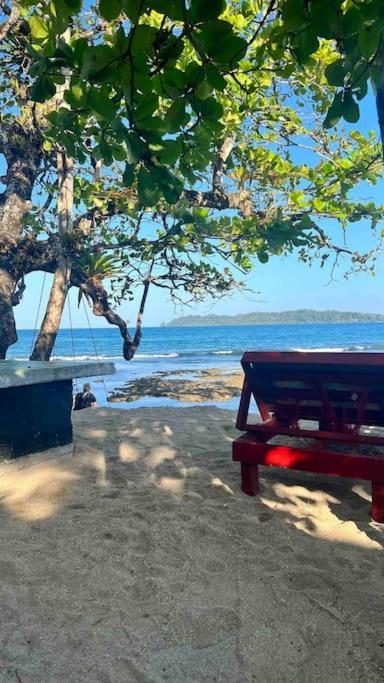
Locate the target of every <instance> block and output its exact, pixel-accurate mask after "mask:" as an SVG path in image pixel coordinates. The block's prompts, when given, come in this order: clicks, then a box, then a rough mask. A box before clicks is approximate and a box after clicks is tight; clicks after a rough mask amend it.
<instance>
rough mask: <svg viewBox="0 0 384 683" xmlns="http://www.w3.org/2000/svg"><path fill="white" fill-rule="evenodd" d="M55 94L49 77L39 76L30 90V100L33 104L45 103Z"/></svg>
mask: <svg viewBox="0 0 384 683" xmlns="http://www.w3.org/2000/svg"><path fill="white" fill-rule="evenodd" d="M55 94H56V86H55V84H54V82H53V80H52V78H50V77H49V76H40V78H38V79H37V80H36V81H35V82H34V84H33V86H32V88H31V99H32V100H33V101H34V102H46V100H49V99H51V97H53V96H54V95H55Z"/></svg>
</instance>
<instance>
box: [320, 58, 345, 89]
mask: <svg viewBox="0 0 384 683" xmlns="http://www.w3.org/2000/svg"><path fill="white" fill-rule="evenodd" d="M325 76H326V78H327V81H328V83H329V85H336V86H340V85H344V77H345V66H344V61H343V60H342V59H336V61H334V62H332V63H331V64H328V66H327V67H326V68H325Z"/></svg>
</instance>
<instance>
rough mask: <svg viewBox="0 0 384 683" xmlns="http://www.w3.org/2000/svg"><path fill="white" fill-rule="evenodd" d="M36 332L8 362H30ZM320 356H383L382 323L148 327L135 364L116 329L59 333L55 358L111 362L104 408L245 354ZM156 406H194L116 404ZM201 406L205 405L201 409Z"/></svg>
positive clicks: (99, 389) (100, 386)
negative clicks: (154, 382)
mask: <svg viewBox="0 0 384 683" xmlns="http://www.w3.org/2000/svg"><path fill="white" fill-rule="evenodd" d="M33 337H34V333H33V330H19V341H18V342H17V344H15V345H14V346H12V347H11V349H10V351H9V354H8V357H9V358H19V359H27V358H28V357H29V354H30V352H31V348H32V344H33ZM310 349H312V350H315V349H317V350H319V351H320V350H322V351H328V350H329V351H384V323H338V324H316V325H303V324H301V325H249V326H228V327H147V328H144V329H143V338H142V342H141V345H140V348H139V350H138V352H137V354H136V356H135V358H134V359H133V360H132V361H129V362H126V361H124V359H123V358H122V355H121V350H122V340H121V337H120V335H119V332H118V330H117V329H114V328H112V327H108V328H105V329H104V328H103V329H95V330H93V332H92V334H91V333H90V331H89V329H75V330H73V333H71V331H70V330H60V333H59V335H58V338H57V341H56V344H55V349H54V355H53V357H54V358H56V359H58V360H59V359H61V360H69V359H75V360H94V359H95V358H99V359H100V360H111V361H113V362H114V364H115V368H116V373H115V374H114V375H110V376H107V377H105V378H104V380H102V379H101V378H90V380H91V383H92V389H93V392H94V393H95V394H96V397H97V399H98V401H99V403H100V404H101V405H106V402H107V401H106V394H108V393H110V392H111V391H112V390H113V389H114V388H116V387H119V386H122V385H123V384H124V382H125V381H127V380H130V379H135V378H138V377H147V376H148V375H151V374H152V373H154V372H158V371H160V370H166V371H170V372H171V371H174V370H189V371H190V373H191V375H193V373H194V372H196V371H198V370H202V369H206V368H223V369H226V370H228V371H229V370H232V369H237V368H238V367H239V361H240V358H241V355H242V353H243V352H244V351H246V350H253V351H258V350H260V351H261V350H263V351H267V350H280V351H289V350H310ZM156 405H175V406H176V405H184V406H185V405H193V404H186V403H182V404H180V403H178V402H177V401H173V400H171V399H166V398H143V399H142V400H140V401H135V402H132V403H124V404H113V406H114V407H119V408H137V407H140V406H156ZM200 405H201V404H200ZM218 405H220V406H221V407H223V408H224V407H225V408H231V409H236V408H237V405H238V399H233V400H231V401H227V402H222V403H220V404H218Z"/></svg>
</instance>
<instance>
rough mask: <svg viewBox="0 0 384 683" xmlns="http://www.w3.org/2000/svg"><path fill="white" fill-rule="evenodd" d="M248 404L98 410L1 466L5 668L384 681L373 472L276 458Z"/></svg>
mask: <svg viewBox="0 0 384 683" xmlns="http://www.w3.org/2000/svg"><path fill="white" fill-rule="evenodd" d="M233 422H234V414H233V413H231V412H229V411H222V410H219V409H215V408H185V409H173V410H170V409H165V408H164V409H162V408H160V409H140V410H132V411H121V410H109V411H107V410H89V411H84V412H83V413H79V414H77V415H76V417H75V423H76V448H75V456H74V458H72V459H69V460H68V459H67V460H61V461H60V460H58V459H56V460H50V461H49V462H43V463H41V464H39V465H36V466H33V467H30V468H27V469H23V470H20V469H19V470H18V471H16V472H14V473H8V474H6V475H4V476H2V477H0V497H1V507H0V516H1V518H0V542H1V556H0V578H1V582H0V614H1V624H0V681H1V683H3V682H7V681H18V682H19V683H20V681H22V683H30V682H33V683H41V682H43V683H51V682H56V681H60V682H61V681H69V682H71V683H72V682H73V683H81V682H82V681H90V682H99V681H100V682H102V683H120V682H126V681H128V682H131V681H132V682H137V683H139V682H141V683H143V682H147V681H148V683H149V682H155V681H170V682H171V683H174V682H175V683H178V682H180V683H184V682H187V683H188V682H200V681H209V682H210V683H211V682H214V681H216V682H221V681H225V682H231V683H232V682H238V681H239V682H241V683H243V682H248V681H249V682H251V681H261V682H263V683H264V682H265V681H267V682H268V681H279V682H280V681H295V682H296V681H302V682H303V683H304V682H305V683H307V682H308V681H324V682H327V683H328V682H329V681H332V682H334V681H336V682H339V681H340V683H344V682H349V681H364V682H366V681H382V680H383V679H384V595H383V593H384V565H383V557H384V556H383V552H382V548H383V541H384V532H383V531H382V530H381V529H380V528H379V527H378V526H376V527H375V525H373V524H372V523H371V522H370V520H369V487H368V485H365V484H363V483H361V482H351V481H350V480H348V481H347V480H341V479H337V478H327V477H318V476H314V475H307V476H306V475H303V474H300V473H298V472H286V471H283V470H268V471H266V470H263V472H262V475H263V476H262V479H261V484H262V491H261V496H260V497H257V498H248V497H246V496H244V495H243V494H241V493H240V491H239V482H240V474H239V465H238V464H237V463H233V462H232V461H231V438H232V436H234V435H235V434H236V432H235V430H234V429H233V427H232V425H233Z"/></svg>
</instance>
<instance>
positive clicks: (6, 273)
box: [0, 123, 42, 359]
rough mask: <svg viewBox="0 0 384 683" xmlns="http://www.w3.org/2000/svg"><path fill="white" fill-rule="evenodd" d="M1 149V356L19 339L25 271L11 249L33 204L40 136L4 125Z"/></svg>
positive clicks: (0, 142)
mask: <svg viewBox="0 0 384 683" xmlns="http://www.w3.org/2000/svg"><path fill="white" fill-rule="evenodd" d="M0 152H1V153H2V154H4V157H5V160H6V162H7V172H6V178H5V185H6V189H5V191H4V192H3V193H2V194H1V195H0V252H1V257H2V259H1V261H2V264H1V266H0V358H2V359H4V358H5V356H6V353H7V350H8V348H9V347H10V346H11V345H12V344H15V342H16V341H17V334H16V325H15V319H14V315H13V307H14V306H16V305H17V304H18V303H19V301H20V297H18V296H15V292H16V289H17V283H18V280H19V279H20V277H21V275H22V273H20V272H19V270H20V264H17V265H15V264H14V263H11V259H10V258H9V254H10V250H12V249H13V250H15V249H17V246H18V242H19V240H20V239H21V236H22V232H23V218H24V216H25V214H26V212H27V211H28V210H29V208H30V199H31V194H32V189H33V185H34V182H35V178H36V174H37V171H38V168H39V165H40V161H41V158H42V151H41V139H40V137H39V135H38V134H37V133H36V132H35V131H31V130H28V129H26V128H23V127H22V126H21V125H19V124H16V123H14V124H12V125H11V126H7V125H6V124H3V125H2V128H1V130H0Z"/></svg>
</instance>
